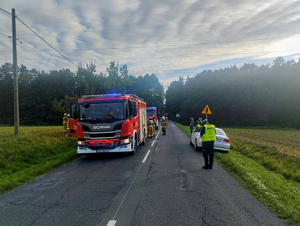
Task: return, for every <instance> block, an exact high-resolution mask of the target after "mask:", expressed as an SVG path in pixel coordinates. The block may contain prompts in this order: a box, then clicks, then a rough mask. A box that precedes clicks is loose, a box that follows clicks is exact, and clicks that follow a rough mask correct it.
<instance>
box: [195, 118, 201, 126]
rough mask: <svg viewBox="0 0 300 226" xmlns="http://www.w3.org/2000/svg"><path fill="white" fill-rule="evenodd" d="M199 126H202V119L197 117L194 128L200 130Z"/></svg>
mask: <svg viewBox="0 0 300 226" xmlns="http://www.w3.org/2000/svg"><path fill="white" fill-rule="evenodd" d="M201 124H202V118H201V117H199V119H198V121H197V125H196V128H200V127H201Z"/></svg>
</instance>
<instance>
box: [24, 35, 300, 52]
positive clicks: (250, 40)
mask: <svg viewBox="0 0 300 226" xmlns="http://www.w3.org/2000/svg"><path fill="white" fill-rule="evenodd" d="M293 38H300V36H297V37H280V38H260V39H245V40H231V41H217V42H201V43H187V44H183V45H176V44H172V45H153V46H131V47H123V48H117V47H109V48H97V49H74V50H69V51H86V50H93V51H96V50H97V51H98V50H108V49H145V48H167V47H185V46H197V45H214V44H226V43H237V42H252V41H264V40H280V39H293ZM25 51H26V50H25ZM27 51H29V50H27ZM36 51H41V52H48V51H53V50H36Z"/></svg>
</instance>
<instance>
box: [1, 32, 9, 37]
mask: <svg viewBox="0 0 300 226" xmlns="http://www.w3.org/2000/svg"><path fill="white" fill-rule="evenodd" d="M0 34H1V35H4V36H6V37H8V38H11V36H9V35H6V34H4V33H2V32H0Z"/></svg>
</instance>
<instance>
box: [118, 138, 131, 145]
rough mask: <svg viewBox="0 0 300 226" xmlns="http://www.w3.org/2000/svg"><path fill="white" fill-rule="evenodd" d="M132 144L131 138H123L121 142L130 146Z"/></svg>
mask: <svg viewBox="0 0 300 226" xmlns="http://www.w3.org/2000/svg"><path fill="white" fill-rule="evenodd" d="M129 143H130V138H129V137H128V138H123V139H121V140H120V144H129Z"/></svg>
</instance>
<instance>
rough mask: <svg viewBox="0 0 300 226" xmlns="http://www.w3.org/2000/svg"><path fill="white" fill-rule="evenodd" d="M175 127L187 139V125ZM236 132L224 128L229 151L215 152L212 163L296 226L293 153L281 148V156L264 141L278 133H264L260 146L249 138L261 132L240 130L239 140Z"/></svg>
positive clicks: (298, 170)
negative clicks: (215, 163) (227, 137)
mask: <svg viewBox="0 0 300 226" xmlns="http://www.w3.org/2000/svg"><path fill="white" fill-rule="evenodd" d="M177 125H178V126H179V128H180V129H182V130H183V131H184V132H185V133H186V134H187V135H188V136H190V132H189V126H183V125H180V124H177ZM230 130H234V133H235V134H234V136H232V137H234V138H232V137H231V136H230ZM237 131H238V130H236V129H228V131H227V130H226V129H225V132H226V133H227V135H228V136H229V137H230V141H231V150H230V152H229V153H228V154H222V153H218V152H216V153H215V155H216V161H217V162H218V163H219V164H220V165H221V166H222V167H223V168H225V169H226V170H227V171H228V172H229V173H230V174H231V175H232V176H233V177H235V179H237V180H238V181H239V182H240V183H241V184H242V185H243V186H244V187H245V188H247V189H248V190H249V191H250V192H251V193H252V194H253V195H255V197H256V198H257V199H258V200H260V201H261V202H262V203H263V204H264V205H265V206H266V207H268V209H269V210H270V211H271V212H273V213H274V214H275V215H277V216H278V217H280V218H282V219H284V220H285V222H286V223H287V224H289V225H300V205H299V203H300V183H299V179H300V177H299V176H300V160H299V158H297V157H295V152H294V150H292V151H291V152H289V150H288V148H285V152H284V153H283V152H282V151H280V150H278V148H277V147H276V146H275V147H274V146H273V144H272V143H271V142H270V143H268V142H266V141H267V140H270V141H271V140H273V138H272V136H274V133H275V134H276V133H278V135H279V134H281V133H282V130H280V131H274V130H273V131H272V133H270V135H268V133H264V138H263V139H264V143H263V145H259V144H258V143H257V141H256V142H252V139H253V136H252V135H253V134H254V133H255V134H259V133H261V132H262V131H260V130H259V129H258V130H257V129H248V131H247V129H243V131H242V133H243V136H241V137H243V139H241V140H239V139H238V137H239V135H238V134H237ZM247 134H248V136H247ZM271 134H272V135H271ZM279 137H280V136H279ZM254 139H256V138H254ZM281 142H283V140H281ZM282 145H283V146H284V142H283V143H282ZM272 147H273V148H272ZM285 147H288V145H286V146H285ZM288 153H291V155H289V154H288Z"/></svg>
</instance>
